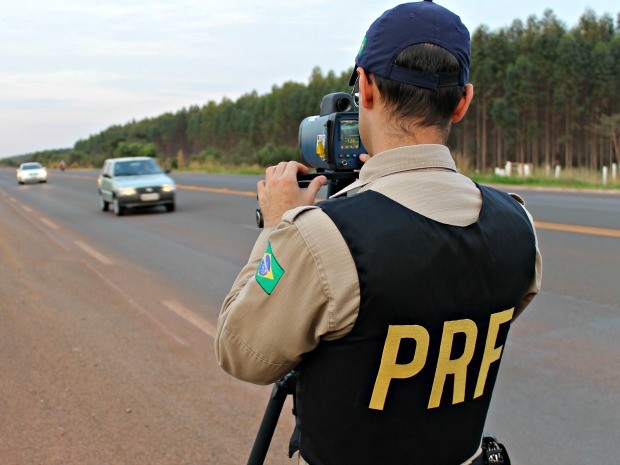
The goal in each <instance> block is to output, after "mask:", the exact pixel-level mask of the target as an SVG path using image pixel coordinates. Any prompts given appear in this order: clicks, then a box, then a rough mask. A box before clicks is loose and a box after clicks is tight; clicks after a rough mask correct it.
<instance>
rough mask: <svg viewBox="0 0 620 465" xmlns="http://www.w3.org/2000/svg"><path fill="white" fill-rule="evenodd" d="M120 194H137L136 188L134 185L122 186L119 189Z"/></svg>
mask: <svg viewBox="0 0 620 465" xmlns="http://www.w3.org/2000/svg"><path fill="white" fill-rule="evenodd" d="M118 195H122V196H128V195H136V189H135V188H133V187H121V188H120V189H119V190H118Z"/></svg>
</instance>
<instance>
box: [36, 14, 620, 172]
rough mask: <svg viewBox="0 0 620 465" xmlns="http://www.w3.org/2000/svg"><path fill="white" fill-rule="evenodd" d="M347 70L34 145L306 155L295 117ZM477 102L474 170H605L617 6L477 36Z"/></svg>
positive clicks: (617, 76) (467, 134)
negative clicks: (508, 166)
mask: <svg viewBox="0 0 620 465" xmlns="http://www.w3.org/2000/svg"><path fill="white" fill-rule="evenodd" d="M351 71H352V70H351V69H349V70H346V71H344V72H342V73H341V74H340V75H337V74H336V73H334V72H333V71H329V72H327V73H326V74H324V73H323V72H322V71H321V69H320V68H318V67H317V68H315V69H314V70H313V71H312V74H311V76H310V77H309V79H308V82H307V83H297V82H286V83H284V84H283V85H280V86H278V85H274V86H273V87H272V89H271V92H269V93H266V94H264V95H258V93H257V92H255V91H254V92H250V93H248V94H245V95H243V96H241V97H240V98H238V99H237V100H236V101H232V100H230V99H228V98H224V99H223V100H222V101H221V102H215V101H209V102H208V103H207V104H205V105H203V106H191V107H189V108H183V109H181V110H179V111H177V112H174V113H173V112H170V113H165V114H163V115H160V116H157V117H154V118H147V119H143V120H140V121H131V122H129V123H127V124H123V125H114V126H111V127H109V128H108V129H106V130H104V131H102V132H100V133H98V134H95V135H91V136H90V137H88V138H86V139H82V140H79V141H78V142H77V143H76V144H75V146H74V147H73V148H72V149H68V150H64V151H63V150H60V151H48V152H45V153H39V154H31V155H33V157H31V158H35V159H39V160H40V161H48V162H50V161H51V162H58V161H59V160H60V157H62V158H63V159H65V160H66V161H67V162H68V163H69V164H70V165H71V164H72V165H74V166H82V165H91V166H92V165H99V164H100V163H101V162H102V161H103V160H104V159H105V158H108V157H111V156H129V155H147V156H156V157H158V158H160V159H161V160H162V161H163V163H164V164H165V165H166V166H172V167H181V166H184V165H187V164H191V163H196V164H205V163H210V162H211V163H223V164H241V163H254V164H260V165H263V166H265V165H270V164H273V163H277V162H278V161H281V160H291V159H299V154H298V148H297V142H298V141H297V138H298V130H299V123H300V122H301V120H302V119H303V118H305V117H306V116H309V115H313V114H318V112H319V105H320V102H321V98H322V97H323V95H325V94H327V93H330V92H340V91H343V92H349V91H350V88H349V87H348V84H347V81H348V77H349V76H350V73H351ZM470 81H471V82H472V83H473V85H474V91H475V96H474V101H473V103H472V106H471V108H470V112H469V113H468V115H467V117H466V118H465V120H464V121H462V122H461V123H459V124H457V125H455V126H454V127H453V130H452V133H451V136H450V140H449V145H450V148H451V149H452V150H453V151H454V153H455V154H456V156H457V157H458V158H459V161H463V163H464V164H467V165H469V168H470V169H476V170H479V171H485V170H487V169H489V168H493V167H496V166H503V165H504V164H505V163H506V162H507V161H512V162H521V163H532V164H533V165H534V166H536V167H541V166H553V165H556V164H559V165H562V166H564V167H582V168H583V167H585V168H589V169H598V168H599V167H600V166H602V165H606V164H609V163H611V162H613V161H617V159H618V156H619V153H620V147H619V140H620V14H618V16H617V18H616V20H615V21H614V19H613V18H612V17H611V16H609V15H608V14H605V15H602V16H597V15H596V13H594V12H593V11H592V10H586V11H585V13H584V14H583V15H582V16H581V18H580V20H579V23H578V24H577V25H576V26H574V27H573V28H570V29H569V28H567V27H566V25H565V24H564V23H563V22H562V21H560V20H559V19H558V18H557V17H556V16H555V14H554V13H553V12H552V11H551V10H547V11H545V13H544V14H543V16H542V17H541V18H538V17H536V16H532V17H530V18H529V19H528V20H527V21H526V22H525V23H523V22H522V21H521V20H515V21H514V22H513V23H512V24H511V25H510V26H508V27H504V28H500V29H498V30H495V31H491V30H489V28H488V27H486V26H481V27H479V28H478V29H476V30H475V31H474V33H473V34H472V67H471V74H470Z"/></svg>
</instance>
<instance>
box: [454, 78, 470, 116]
mask: <svg viewBox="0 0 620 465" xmlns="http://www.w3.org/2000/svg"><path fill="white" fill-rule="evenodd" d="M473 98H474V86H473V85H472V84H465V87H464V88H463V96H462V97H461V100H460V101H459V104H458V105H457V106H456V109H455V110H454V113H452V119H451V121H452V122H453V123H458V122H459V121H461V120H462V119H463V117H464V116H465V113H467V109H468V108H469V104H470V103H471V101H472V99H473Z"/></svg>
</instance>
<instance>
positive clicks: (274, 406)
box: [247, 385, 286, 465]
mask: <svg viewBox="0 0 620 465" xmlns="http://www.w3.org/2000/svg"><path fill="white" fill-rule="evenodd" d="M285 400H286V393H284V395H282V392H281V391H280V390H279V387H278V385H275V386H274V387H273V391H272V392H271V397H270V398H269V403H268V404H267V408H266V409H265V414H264V415H263V421H262V422H261V424H260V427H259V428H258V433H257V434H256V439H255V440H254V445H253V446H252V452H250V457H249V459H248V464H247V465H263V463H264V462H265V457H266V456H267V451H268V450H269V445H270V444H271V439H272V438H273V433H274V432H275V430H276V425H277V424H278V418H280V413H281V412H282V407H283V406H284V401H285Z"/></svg>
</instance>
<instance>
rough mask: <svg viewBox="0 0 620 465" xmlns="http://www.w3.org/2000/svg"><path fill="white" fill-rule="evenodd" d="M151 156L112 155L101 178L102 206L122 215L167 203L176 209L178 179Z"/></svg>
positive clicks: (105, 163)
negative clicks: (126, 212)
mask: <svg viewBox="0 0 620 465" xmlns="http://www.w3.org/2000/svg"><path fill="white" fill-rule="evenodd" d="M169 172H170V170H165V171H163V170H162V169H161V167H160V166H159V164H158V163H157V160H155V159H154V158H149V157H128V158H109V159H107V160H106V161H105V162H104V163H103V169H102V171H101V174H100V175H99V178H98V179H97V184H98V189H99V205H100V207H101V210H102V211H107V210H108V207H109V206H110V204H111V205H112V209H113V210H114V214H115V215H117V216H121V215H123V214H124V213H125V211H126V210H127V209H130V208H140V207H157V206H164V207H165V208H166V210H167V211H169V212H172V211H174V208H175V207H174V205H175V204H174V194H175V191H176V187H175V185H174V181H173V180H172V179H171V178H170V177H168V176H167V174H168V173H169Z"/></svg>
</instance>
